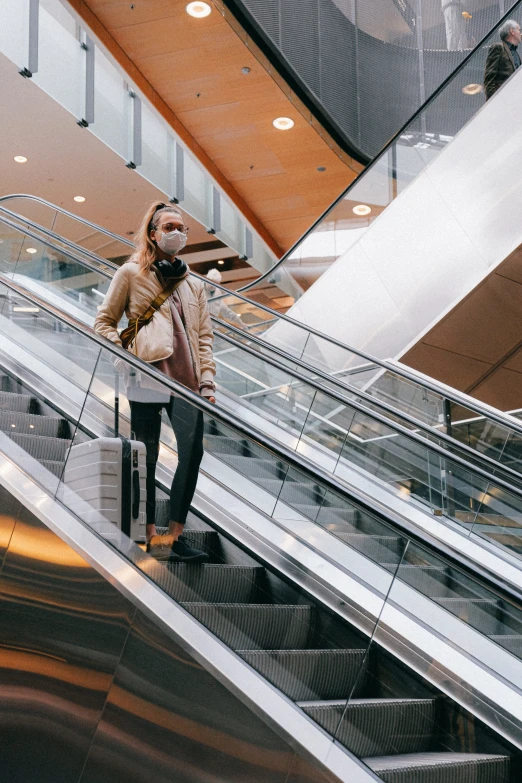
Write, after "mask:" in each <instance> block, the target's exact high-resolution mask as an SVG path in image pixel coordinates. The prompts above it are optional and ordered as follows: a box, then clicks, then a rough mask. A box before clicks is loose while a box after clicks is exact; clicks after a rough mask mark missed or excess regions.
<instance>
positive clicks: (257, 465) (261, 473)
mask: <svg viewBox="0 0 522 783" xmlns="http://www.w3.org/2000/svg"><path fill="white" fill-rule="evenodd" d="M246 460H248V462H246ZM227 465H230V466H231V467H233V468H236V470H238V471H239V473H243V472H246V474H247V475H248V476H251V477H252V478H258V477H259V478H267V479H279V480H282V479H284V475H285V473H284V471H285V469H283V472H282V473H281V467H278V463H277V461H276V460H274V461H273V462H270V461H269V460H266V459H261V458H260V457H241V456H239V455H238V456H230V457H227Z"/></svg>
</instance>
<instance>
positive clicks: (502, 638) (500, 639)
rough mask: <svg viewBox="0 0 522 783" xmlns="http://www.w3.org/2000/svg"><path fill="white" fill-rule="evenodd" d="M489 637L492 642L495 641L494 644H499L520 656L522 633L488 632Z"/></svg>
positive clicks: (521, 652)
mask: <svg viewBox="0 0 522 783" xmlns="http://www.w3.org/2000/svg"><path fill="white" fill-rule="evenodd" d="M489 638H490V639H491V641H492V642H495V644H498V645H500V647H503V648H504V649H505V650H507V651H508V652H510V653H513V655H516V657H517V658H522V635H521V636H519V635H518V634H490V635H489Z"/></svg>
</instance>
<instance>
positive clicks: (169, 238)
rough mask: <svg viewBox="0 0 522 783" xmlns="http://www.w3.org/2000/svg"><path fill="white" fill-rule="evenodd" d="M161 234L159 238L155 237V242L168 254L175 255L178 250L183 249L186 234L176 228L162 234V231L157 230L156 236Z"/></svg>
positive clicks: (185, 242)
mask: <svg viewBox="0 0 522 783" xmlns="http://www.w3.org/2000/svg"><path fill="white" fill-rule="evenodd" d="M158 234H161V239H156V243H157V245H158V247H159V248H161V250H163V252H164V253H166V254H167V255H168V256H175V255H176V253H179V251H180V250H183V248H184V247H185V245H186V244H187V236H186V234H183V233H182V232H181V231H178V229H176V230H175V231H170V232H169V233H168V234H164V233H163V231H157V232H156V236H157V235H158Z"/></svg>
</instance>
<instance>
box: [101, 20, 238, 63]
mask: <svg viewBox="0 0 522 783" xmlns="http://www.w3.org/2000/svg"><path fill="white" fill-rule="evenodd" d="M195 26H196V27H197V38H196V39H195V38H194V32H195V30H194V27H195ZM114 34H115V36H116V37H117V39H118V43H119V44H120V46H122V47H123V49H125V51H126V52H127V54H128V55H129V57H130V58H131V59H132V60H134V62H139V61H142V62H143V60H144V59H146V58H148V57H156V56H157V55H159V54H170V53H176V52H182V51H184V50H185V49H194V48H195V47H197V48H199V49H201V48H203V47H205V46H208V47H209V49H210V48H214V47H219V50H220V51H223V52H225V51H227V48H229V50H230V51H231V52H232V51H234V46H235V42H236V40H237V36H236V35H235V33H234V32H233V30H231V29H230V27H229V26H228V25H227V24H226V22H225V21H224V20H223V19H222V17H220V16H218V14H211V15H210V16H208V17H207V18H206V19H192V18H191V17H190V16H188V14H186V13H185V12H184V11H183V12H182V13H178V15H177V16H171V17H169V18H168V19H158V20H156V21H154V22H148V23H147V24H136V25H131V26H130V27H120V28H119V29H118V30H115V31H114Z"/></svg>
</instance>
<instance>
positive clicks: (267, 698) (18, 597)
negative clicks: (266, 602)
mask: <svg viewBox="0 0 522 783" xmlns="http://www.w3.org/2000/svg"><path fill="white" fill-rule="evenodd" d="M0 503H1V504H2V508H3V509H7V511H8V513H6V512H5V511H4V513H3V515H2V516H1V517H0V558H1V556H2V554H3V555H4V557H3V561H2V560H0V565H1V571H0V662H1V663H2V665H1V666H0V723H1V725H2V730H3V735H2V736H3V737H4V738H6V737H7V738H8V739H7V741H5V742H2V744H1V746H0V768H2V770H3V775H4V776H5V771H6V770H10V772H9V773H8V775H7V777H4V779H12V780H19V779H20V780H38V783H55V781H56V780H60V783H77V781H79V780H81V783H87V782H89V783H94V781H102V780H103V781H104V783H105V781H107V780H121V779H124V777H125V778H128V779H129V780H131V779H132V781H133V783H134V782H136V783H141V781H143V783H145V781H147V783H148V781H150V780H151V779H154V780H155V781H158V782H160V783H167V781H169V782H171V781H172V780H176V783H178V781H179V783H189V781H190V782H191V783H192V782H193V781H194V780H207V779H209V774H210V775H211V777H212V780H213V781H216V783H230V782H231V781H237V783H246V781H250V780H263V782H264V783H265V781H266V783H285V781H287V779H288V777H289V775H290V772H291V770H292V769H294V768H295V765H296V764H298V765H300V766H301V767H302V766H303V765H304V769H305V771H306V775H305V777H306V776H310V779H311V780H318V781H320V780H325V781H326V780H330V781H332V782H333V783H337V782H338V781H346V783H348V781H350V783H358V782H359V781H361V783H362V782H363V781H371V780H377V777H376V776H375V775H374V773H372V772H371V771H370V770H368V768H366V767H364V766H363V765H362V763H361V762H359V761H358V760H357V759H355V758H354V757H353V756H351V755H350V754H349V753H347V752H346V751H345V750H344V749H342V748H340V747H339V746H337V745H336V744H335V743H333V742H332V740H331V738H330V737H329V736H328V735H327V734H326V733H325V732H324V731H322V730H321V729H320V728H319V727H317V726H316V725H315V724H314V723H313V722H312V721H311V720H310V719H309V718H308V717H307V716H306V715H305V714H304V713H303V712H301V711H300V710H299V709H298V708H297V707H296V705H295V704H293V703H292V702H291V701H290V700H289V699H287V698H286V697H284V696H282V695H281V694H280V693H279V692H278V691H276V690H275V689H274V687H273V686H271V685H270V684H269V683H268V682H266V681H265V680H263V679H262V678H261V677H260V676H259V675H258V674H257V672H255V671H254V670H253V669H251V668H250V667H249V666H248V665H247V664H246V663H245V662H244V661H243V660H242V659H241V658H240V657H239V656H237V655H235V654H234V653H233V652H231V651H230V650H229V649H228V648H226V647H225V646H224V645H223V644H222V643H221V642H220V641H219V640H217V639H216V638H215V637H214V636H212V635H211V634H210V633H209V632H208V631H207V630H206V629H205V628H204V627H202V626H201V625H200V624H199V623H197V622H196V621H195V620H194V619H193V618H192V617H191V616H190V614H189V613H187V612H185V611H184V610H183V609H182V608H181V607H180V606H179V605H177V604H175V603H174V602H173V601H172V600H171V599H170V598H169V597H168V596H167V595H165V593H163V592H162V591H161V590H160V589H159V588H158V587H157V586H156V585H155V584H153V583H152V582H150V581H149V580H148V579H147V577H146V576H145V575H144V574H142V573H141V572H139V571H138V570H136V568H134V567H133V566H132V565H131V564H130V563H128V562H127V561H126V560H124V559H123V558H122V557H121V556H120V555H119V553H117V552H116V551H115V550H114V549H112V548H110V547H109V546H108V545H107V544H106V542H104V541H103V540H102V539H100V538H98V537H97V536H96V535H95V534H94V533H93V532H92V531H91V530H89V529H88V528H87V527H86V526H84V525H83V524H82V523H81V522H79V521H78V520H76V519H75V518H74V517H73V516H72V515H71V514H70V513H69V512H67V511H66V510H65V509H64V508H63V506H61V505H60V504H59V503H57V502H56V501H55V500H54V499H53V498H52V497H50V496H49V495H47V494H46V493H45V491H44V490H42V489H41V488H40V487H38V486H37V485H36V484H35V483H34V482H33V481H32V480H31V479H29V478H28V476H27V475H26V474H24V473H23V472H22V471H21V470H20V469H19V468H17V467H16V466H15V465H14V464H13V463H12V462H10V461H9V460H8V459H7V458H6V457H5V456H4V455H2V456H0ZM136 609H137V610H138V611H137V612H136ZM69 746H70V748H69ZM327 760H328V761H327ZM82 769H83V774H82V775H81V778H80V777H79V775H80V773H81V770H82ZM11 770H13V772H12V773H11ZM9 774H11V778H9Z"/></svg>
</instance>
